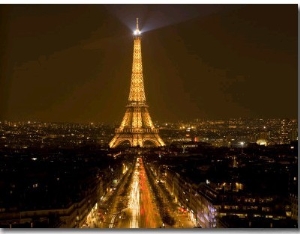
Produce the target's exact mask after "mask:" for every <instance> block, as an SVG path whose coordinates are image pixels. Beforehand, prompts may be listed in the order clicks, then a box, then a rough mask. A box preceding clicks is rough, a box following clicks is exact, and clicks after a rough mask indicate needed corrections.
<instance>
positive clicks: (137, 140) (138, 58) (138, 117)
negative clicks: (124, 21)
mask: <svg viewBox="0 0 300 234" xmlns="http://www.w3.org/2000/svg"><path fill="white" fill-rule="evenodd" d="M125 142H127V143H128V142H129V144H130V145H131V146H140V147H144V146H145V142H149V143H151V144H152V145H154V146H164V145H165V143H164V142H163V140H162V139H161V138H160V136H159V135H158V129H157V128H155V127H154V125H153V123H152V120H151V117H150V114H149V111H148V105H147V104H146V96H145V90H144V80H143V66H142V51H141V32H140V30H139V25H138V19H136V30H135V31H134V44H133V62H132V75H131V85H130V92H129V98H128V105H127V106H126V112H125V115H124V117H123V120H122V122H121V125H120V127H119V128H117V129H116V130H115V136H114V137H113V139H112V140H111V141H110V143H109V146H110V147H111V148H115V147H117V146H118V145H120V144H123V143H125Z"/></svg>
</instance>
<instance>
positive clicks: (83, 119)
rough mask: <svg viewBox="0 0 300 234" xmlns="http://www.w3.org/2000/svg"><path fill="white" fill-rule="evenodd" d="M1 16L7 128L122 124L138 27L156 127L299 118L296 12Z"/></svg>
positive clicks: (59, 9)
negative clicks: (12, 123) (15, 124)
mask: <svg viewBox="0 0 300 234" xmlns="http://www.w3.org/2000/svg"><path fill="white" fill-rule="evenodd" d="M135 12H138V13H137V15H135V14H134V13H135ZM0 13H1V21H0V24H1V27H0V30H1V34H2V35H3V37H2V38H1V40H2V43H1V47H0V51H1V52H2V53H1V54H2V57H1V62H0V66H1V73H0V74H1V79H0V87H1V88H0V100H1V101H0V113H1V115H0V119H1V120H8V121H28V120H31V121H38V122H74V123H89V122H95V123H100V122H103V123H107V124H112V123H120V122H121V120H122V117H123V114H124V112H125V106H126V104H127V99H128V94H129V86H130V78H131V66H132V50H133V39H132V31H133V29H134V24H135V18H136V17H139V18H140V24H141V26H142V28H141V30H142V34H143V39H142V56H143V71H144V83H145V92H146V99H147V103H148V104H149V107H150V108H149V111H150V115H151V117H152V120H153V121H154V122H156V121H159V122H178V121H181V120H183V121H188V120H192V119H197V118H198V119H229V118H239V117H241V118H264V119H267V118H290V119H297V118H298V105H297V102H298V98H297V95H298V75H297V74H298V50H297V48H298V35H297V33H298V28H297V22H298V7H297V5H296V4H293V5H291V4H289V5H288V4H287V5H205V4H198V5H155V4H154V5H1V6H0ZM143 30H144V31H143ZM143 32H144V33H143Z"/></svg>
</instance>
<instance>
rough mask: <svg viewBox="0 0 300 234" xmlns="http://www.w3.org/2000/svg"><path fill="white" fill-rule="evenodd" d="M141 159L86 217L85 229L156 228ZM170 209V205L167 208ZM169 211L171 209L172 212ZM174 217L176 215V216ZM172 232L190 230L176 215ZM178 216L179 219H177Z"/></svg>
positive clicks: (156, 216)
mask: <svg viewBox="0 0 300 234" xmlns="http://www.w3.org/2000/svg"><path fill="white" fill-rule="evenodd" d="M158 209H159V208H158V207H157V204H156V201H155V196H154V194H153V192H152V189H151V187H150V184H149V180H148V177H147V174H146V172H145V168H144V162H143V159H142V157H137V159H136V161H135V164H134V166H133V168H132V169H131V170H129V171H128V172H127V173H126V174H125V175H124V178H123V179H122V180H121V182H120V184H119V185H118V186H117V188H116V190H112V191H110V192H109V193H108V194H107V195H106V197H104V198H103V199H102V202H100V203H99V204H98V206H97V208H95V209H93V210H92V211H91V213H90V214H89V215H88V218H87V222H86V223H85V225H84V226H83V227H85V228H160V227H166V226H165V225H164V224H163V222H162V219H161V217H160V215H159V214H160V213H159V210H158ZM170 209H172V208H171V205H170ZM172 210H173V209H172ZM176 213H177V212H176ZM175 216H176V217H175V218H176V225H174V226H173V227H174V228H182V227H192V225H190V224H189V223H190V222H189V221H188V220H185V217H183V216H182V215H179V214H176V215H175ZM180 216H181V217H180Z"/></svg>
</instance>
